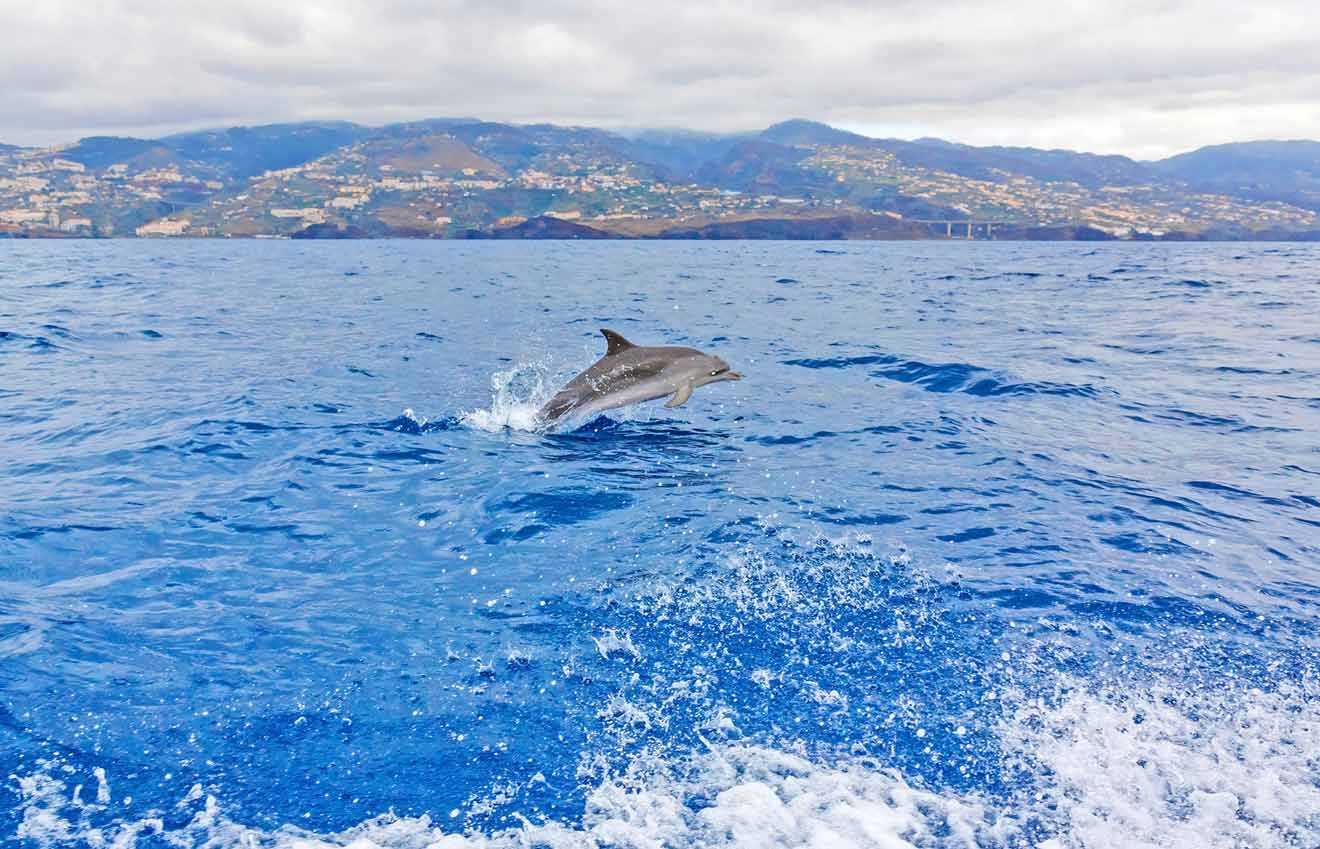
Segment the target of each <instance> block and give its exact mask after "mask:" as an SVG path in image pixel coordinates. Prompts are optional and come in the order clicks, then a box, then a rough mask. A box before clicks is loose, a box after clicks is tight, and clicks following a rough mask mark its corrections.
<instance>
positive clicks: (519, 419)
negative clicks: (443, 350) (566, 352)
mask: <svg viewBox="0 0 1320 849" xmlns="http://www.w3.org/2000/svg"><path fill="white" fill-rule="evenodd" d="M557 385H558V384H557V383H556V381H555V380H554V375H553V373H552V371H551V369H550V367H549V365H548V364H547V363H545V362H544V361H523V362H519V363H518V364H517V365H515V366H514V367H513V368H511V369H507V370H505V371H497V372H495V373H494V374H493V375H491V377H490V391H491V399H490V407H488V408H486V409H476V410H465V411H463V412H461V413H460V414H459V417H458V419H459V421H460V422H461V423H462V424H463V425H465V426H466V427H470V428H472V429H474V430H484V431H488V432H496V431H501V430H518V431H536V430H540V429H542V428H543V427H544V422H542V421H541V417H540V415H538V413H539V412H540V409H541V407H542V406H543V405H544V404H545V402H546V401H548V400H550V398H551V396H553V395H554V393H555V390H556V387H557Z"/></svg>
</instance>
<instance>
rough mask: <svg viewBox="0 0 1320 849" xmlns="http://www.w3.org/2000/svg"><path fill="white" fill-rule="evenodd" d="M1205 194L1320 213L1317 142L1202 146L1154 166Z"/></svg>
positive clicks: (1168, 176) (1319, 145) (1319, 172)
mask: <svg viewBox="0 0 1320 849" xmlns="http://www.w3.org/2000/svg"><path fill="white" fill-rule="evenodd" d="M1153 167H1154V169H1155V170H1156V171H1157V172H1158V173H1159V174H1161V175H1163V176H1165V177H1166V178H1172V179H1176V180H1182V181H1184V182H1186V183H1188V184H1190V185H1192V186H1195V187H1196V188H1198V189H1202V190H1204V191H1213V192H1220V193H1223V194H1227V195H1233V196H1235V197H1242V198H1249V199H1251V200H1265V201H1271V200H1273V201H1283V202H1284V203H1291V204H1295V205H1297V206H1301V207H1304V208H1306V209H1315V210H1320V142H1314V141H1253V142H1236V143H1233V144H1220V145H1213V146H1211V147H1203V148H1200V149H1199V150H1193V151H1191V152H1189V153H1183V154H1179V155H1178V156H1172V157H1169V158H1168V159H1164V160H1161V161H1159V162H1156V163H1153Z"/></svg>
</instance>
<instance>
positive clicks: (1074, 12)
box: [0, 0, 1320, 159]
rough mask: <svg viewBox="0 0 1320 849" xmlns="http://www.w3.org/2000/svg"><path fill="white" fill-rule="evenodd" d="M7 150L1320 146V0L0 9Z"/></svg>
mask: <svg viewBox="0 0 1320 849" xmlns="http://www.w3.org/2000/svg"><path fill="white" fill-rule="evenodd" d="M0 21H3V26H2V27H0V87H2V89H0V90H3V91H4V96H3V97H0V141H2V142H8V143H11V144H32V145H47V144H56V143H64V142H69V141H72V140H74V139H77V138H79V137H81V136H86V135H93V134H99V135H107V134H111V135H137V136H148V137H150V136H159V135H164V134H167V133H170V132H177V131H180V130H187V129H198V128H203V127H221V126H232V125H237V124H256V123H273V122H281V121H300V120H322V119H343V120H351V121H357V122H360V123H366V124H380V123H388V122H391V121H398V120H416V119H420V118H426V117H442V116H451V117H452V116H470V117H479V118H484V119H488V120H497V121H512V122H520V123H526V122H541V121H548V122H553V123H559V124H577V125H588V126H599V127H606V128H610V129H619V130H627V129H636V128H677V127H683V128H690V129H699V130H712V131H742V130H751V129H760V128H762V127H765V126H767V125H769V124H771V123H774V122H776V121H780V120H784V119H787V118H810V119H814V120H819V121H825V122H827V123H831V124H834V125H836V126H840V127H844V128H846V129H851V130H854V131H857V132H863V133H866V134H867V135H874V136H894V137H900V138H913V137H918V136H938V137H941V138H946V139H950V140H953V141H960V142H966V143H969V144H1021V145H1031V146H1035V147H1063V148H1069V149H1073V150H1087V151H1093V152H1097V153H1122V154H1126V155H1129V156H1133V157H1136V158H1143V159H1150V158H1159V157H1163V156H1167V155H1171V154H1173V153H1178V152H1182V151H1185V150H1190V149H1193V148H1196V147H1200V146H1202V145H1207V144H1218V143H1223V142H1228V141H1241V140H1247V139H1260V138H1311V139H1320V26H1316V24H1317V23H1320V12H1317V11H1316V7H1315V0H1307V2H1291V0H1265V1H1264V2H1242V0H1233V2H1226V0H1200V2H1180V0H1144V2H1127V1H1126V0H1112V1H1111V2H1069V0H1055V1H1054V2H1041V0H1023V1H1022V2H1011V3H996V2H992V1H991V0H980V1H979V2H977V1H976V0H973V2H964V0H934V1H933V2H932V0H922V1H921V2H917V1H916V0H877V2H853V1H852V0H810V2H781V0H763V2H755V3H753V2H722V0H700V2H671V0H648V1H647V2H645V3H636V2H587V0H535V2H532V1H531V0H528V1H527V2H524V1H523V0H510V2H500V0H222V2H213V0H201V1H200V2H199V1H198V0H98V2H95V3H93V2H87V0H39V2H34V0H0Z"/></svg>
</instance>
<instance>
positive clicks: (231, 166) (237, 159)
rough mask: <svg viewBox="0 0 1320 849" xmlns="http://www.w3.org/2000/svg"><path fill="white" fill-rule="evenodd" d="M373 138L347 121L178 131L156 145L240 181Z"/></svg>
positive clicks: (298, 163) (367, 130)
mask: <svg viewBox="0 0 1320 849" xmlns="http://www.w3.org/2000/svg"><path fill="white" fill-rule="evenodd" d="M372 134H373V133H372V131H371V130H369V129H367V128H366V127H361V126H358V125H357V124H350V123H347V122H329V123H302V124H268V125H265V126H260V127H231V128H229V129H224V130H203V131H201V132H194V133H180V134H178V135H173V136H166V137H165V138H163V139H160V140H159V142H158V143H159V144H161V145H164V146H165V147H168V148H169V149H170V150H172V151H174V152H175V153H176V154H178V155H179V156H181V157H183V158H184V159H188V160H191V161H193V162H198V163H202V164H205V165H210V166H213V167H215V168H217V169H219V170H220V171H223V172H224V173H226V174H228V175H230V176H231V177H233V178H237V179H240V180H241V179H246V178H248V177H253V176H255V175H257V174H261V173H262V172H265V171H278V170H280V169H282V168H289V167H291V166H294V165H301V164H302V163H304V162H308V161H310V160H312V159H316V158H317V157H319V156H324V155H325V154H327V153H329V152H330V151H332V150H335V149H337V148H340V147H343V146H344V145H346V144H352V143H353V142H355V141H360V140H361V139H364V138H367V137H368V136H370V135H372Z"/></svg>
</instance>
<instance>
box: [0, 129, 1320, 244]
mask: <svg viewBox="0 0 1320 849" xmlns="http://www.w3.org/2000/svg"><path fill="white" fill-rule="evenodd" d="M1157 165H1158V164H1157ZM1245 194H1246V195H1247V196H1244V193H1243V192H1237V193H1236V194H1233V193H1230V192H1226V191H1223V190H1222V189H1221V190H1218V191H1211V190H1207V189H1206V188H1205V187H1204V186H1199V185H1197V184H1196V181H1195V180H1187V179H1178V178H1176V177H1170V176H1168V175H1167V174H1165V173H1162V172H1161V171H1160V170H1158V168H1156V167H1154V166H1147V165H1145V164H1142V163H1136V162H1133V161H1132V160H1124V159H1122V158H1121V157H1108V158H1105V157H1092V156H1089V155H1087V154H1070V153H1068V152H1061V151H1031V150H1030V149H993V148H970V147H966V146H956V145H949V144H948V143H946V142H937V141H935V140H925V141H919V142H896V141H892V140H878V139H869V138H866V137H863V136H856V135H854V134H851V133H845V132H842V131H839V130H835V129H833V128H830V127H826V126H824V125H816V124H811V123H809V122H801V121H796V122H786V123H785V124H781V125H776V127H772V128H770V129H768V130H766V131H765V132H764V133H761V134H756V135H745V136H728V137H719V136H703V135H700V134H690V135H683V134H669V135H663V134H657V135H654V136H649V137H648V136H644V135H643V136H639V137H635V138H629V137H624V136H621V135H615V134H611V133H606V132H603V131H599V130H591V129H583V128H564V127H554V126H548V125H537V126H514V125H506V124H492V123H484V122H478V121H458V120H455V121H432V122H420V123H418V124H408V125H393V126H390V127H384V128H374V129H373V128H366V127H359V126H358V125H352V124H293V125H274V126H271V127H262V128H232V129H230V130H223V131H213V132H209V133H198V134H188V135H185V136H178V137H168V138H165V139H159V140H154V141H153V140H142V139H115V138H93V139H84V140H82V141H80V142H77V143H73V144H69V145H63V146H57V147H52V148H17V147H6V146H0V235H9V236H60V237H122V236H136V237H290V236H308V235H314V236H325V235H339V236H408V237H430V238H456V237H474V236H484V235H490V234H498V233H501V232H509V231H511V230H512V228H517V227H519V225H523V224H524V223H525V222H527V221H529V220H530V219H551V220H556V221H559V222H564V228H563V229H562V230H554V229H553V228H552V229H551V230H549V231H548V232H551V233H552V234H557V235H570V236H571V235H578V234H582V233H592V234H600V235H612V236H633V237H638V236H640V237H652V236H664V235H672V234H675V233H690V232H700V230H699V228H702V227H706V228H707V229H708V230H709V228H711V227H712V226H713V225H727V224H728V223H730V222H734V223H739V222H741V223H745V222H749V221H761V220H774V221H778V222H790V223H791V222H807V223H809V222H811V221H815V220H820V219H823V218H826V217H832V218H833V219H836V220H839V219H842V218H849V217H851V218H854V219H856V218H865V219H867V220H869V221H872V222H878V223H873V224H872V225H870V226H869V229H867V230H866V232H867V233H869V234H871V235H870V236H868V237H874V235H875V234H877V233H879V234H881V235H882V237H892V238H1022V237H1028V238H1074V237H1078V233H1086V234H1089V237H1094V238H1168V237H1177V238H1253V237H1264V238H1286V237H1296V238H1310V237H1312V236H1311V235H1309V234H1315V233H1318V232H1320V202H1313V203H1312V202H1308V197H1309V196H1303V197H1301V198H1300V202H1299V201H1298V199H1295V198H1290V199H1289V200H1287V201H1286V200H1282V199H1277V198H1275V197H1273V196H1271V195H1270V193H1269V192H1262V191H1260V190H1259V187H1258V186H1257V187H1254V188H1253V189H1252V191H1250V192H1246V193H1245ZM1316 200H1317V201H1320V194H1317V195H1316ZM1290 201H1291V202H1290ZM693 228H698V229H695V230H694V229H693ZM726 230H727V228H726ZM538 232H547V231H546V229H545V228H541V230H539V231H538ZM721 232H725V231H721ZM776 232H787V233H790V234H791V233H792V232H793V231H792V229H791V228H789V229H788V230H782V229H781V230H780V231H776Z"/></svg>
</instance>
